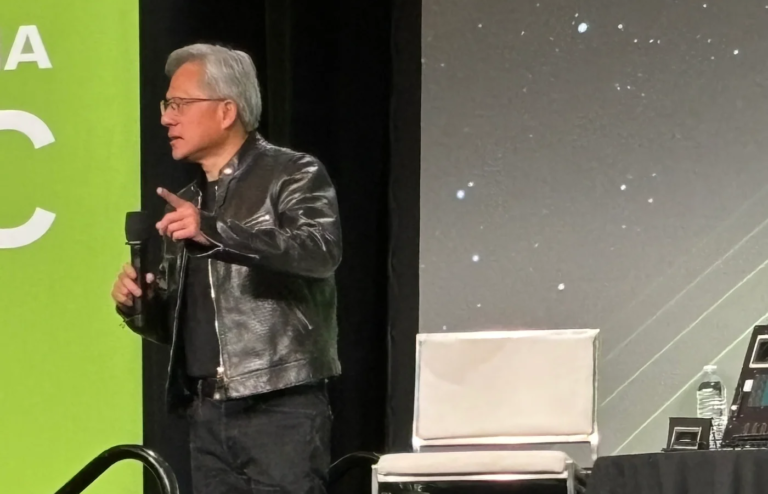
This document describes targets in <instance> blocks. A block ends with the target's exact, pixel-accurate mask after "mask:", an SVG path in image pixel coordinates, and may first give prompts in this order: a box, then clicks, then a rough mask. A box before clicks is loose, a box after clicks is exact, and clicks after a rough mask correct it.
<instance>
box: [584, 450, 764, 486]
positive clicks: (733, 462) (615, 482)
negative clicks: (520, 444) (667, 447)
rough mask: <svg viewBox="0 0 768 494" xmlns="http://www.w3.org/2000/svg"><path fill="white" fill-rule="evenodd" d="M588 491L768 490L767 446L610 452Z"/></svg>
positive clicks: (596, 466)
mask: <svg viewBox="0 0 768 494" xmlns="http://www.w3.org/2000/svg"><path fill="white" fill-rule="evenodd" d="M587 494H768V450H762V449H761V450H723V451H691V452H675V453H650V454H641V455H626V456H605V457H601V458H598V459H597V461H596V462H595V464H594V468H593V469H592V475H591V477H590V479H589V483H588V486H587Z"/></svg>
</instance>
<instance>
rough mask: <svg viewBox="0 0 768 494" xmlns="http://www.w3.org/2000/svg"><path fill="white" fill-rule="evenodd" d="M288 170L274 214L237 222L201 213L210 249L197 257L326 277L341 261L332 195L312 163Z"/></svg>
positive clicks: (297, 162) (301, 160)
mask: <svg viewBox="0 0 768 494" xmlns="http://www.w3.org/2000/svg"><path fill="white" fill-rule="evenodd" d="M288 169H289V170H290V172H289V174H288V175H287V176H286V177H285V178H284V179H283V180H281V182H280V183H279V184H277V193H276V198H275V203H276V207H275V208H274V215H271V214H269V213H266V212H259V213H258V214H256V215H255V216H253V217H251V218H249V219H248V220H247V221H245V222H238V221H233V220H230V219H225V218H219V217H217V216H216V215H215V214H210V213H206V212H203V211H201V212H200V215H201V216H200V218H201V219H200V230H201V232H202V234H203V235H204V236H205V237H206V238H207V239H208V240H209V241H210V242H211V244H212V248H208V249H200V250H204V251H203V252H202V253H200V255H203V256H210V257H212V258H215V259H218V260H221V261H224V262H230V263H234V264H241V265H258V266H263V267H265V268H269V269H272V270H276V271H280V272H284V273H290V274H295V275H299V276H306V277H312V278H327V277H329V276H331V275H332V274H333V272H334V271H335V270H336V267H337V266H338V265H339V263H340V262H341V226H340V224H339V212H338V204H337V200H336V191H335V190H334V188H333V184H332V183H331V180H330V177H329V176H328V174H327V172H326V170H325V168H324V167H323V165H322V164H321V163H320V162H319V161H317V160H316V159H315V158H312V157H310V156H307V155H301V156H300V157H298V158H296V159H294V160H293V161H292V162H291V164H290V165H289V166H288ZM195 250H197V249H195Z"/></svg>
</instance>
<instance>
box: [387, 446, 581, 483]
mask: <svg viewBox="0 0 768 494" xmlns="http://www.w3.org/2000/svg"><path fill="white" fill-rule="evenodd" d="M570 462H571V459H570V458H569V457H568V455H566V454H565V453H563V452H560V451H461V452H445V453H399V454H391V455H384V456H382V457H381V458H380V459H379V462H378V464H377V465H376V470H377V473H378V475H379V476H380V477H386V476H391V477H405V476H448V475H494V474H519V475H533V474H562V473H564V472H565V471H566V468H567V464H568V463H570Z"/></svg>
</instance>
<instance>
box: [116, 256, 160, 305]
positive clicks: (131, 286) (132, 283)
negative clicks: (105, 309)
mask: <svg viewBox="0 0 768 494" xmlns="http://www.w3.org/2000/svg"><path fill="white" fill-rule="evenodd" d="M136 277H137V274H136V270H135V269H133V266H131V265H130V264H126V265H125V266H123V270H122V271H121V272H120V274H119V275H118V276H117V281H115V284H114V286H113V287H112V300H114V301H115V303H116V304H117V305H119V306H120V307H123V308H127V307H133V300H134V297H141V288H139V284H138V282H137V280H136ZM154 281H155V277H154V275H152V274H147V284H149V285H151V284H152V283H154Z"/></svg>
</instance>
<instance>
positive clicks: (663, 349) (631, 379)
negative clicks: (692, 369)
mask: <svg viewBox="0 0 768 494" xmlns="http://www.w3.org/2000/svg"><path fill="white" fill-rule="evenodd" d="M767 265H768V260H766V261H765V262H763V263H762V264H761V265H760V266H758V267H757V269H755V270H754V271H752V272H751V273H749V274H748V275H747V277H746V278H744V279H743V280H741V281H740V282H739V284H738V285H736V286H735V287H733V288H731V289H730V290H728V293H726V294H725V295H723V296H722V297H721V298H720V300H718V301H717V302H715V303H714V304H713V305H712V306H711V307H710V308H709V309H707V310H705V311H704V313H702V314H701V315H700V316H699V317H698V318H696V320H695V321H693V322H692V323H691V324H690V325H689V326H688V327H687V328H685V329H684V330H683V331H682V332H681V333H680V334H678V335H677V336H675V338H674V339H673V340H672V341H670V342H669V343H668V344H667V346H665V347H664V348H662V349H661V351H660V352H659V353H657V354H656V355H654V356H653V357H652V358H651V359H650V360H649V361H648V362H646V364H645V365H643V366H642V367H640V369H639V370H638V371H637V372H635V373H634V374H633V375H632V377H630V378H629V379H627V382H625V383H624V384H622V385H621V386H619V388H618V389H617V390H616V391H614V392H613V394H612V395H611V396H609V397H608V398H606V399H605V401H604V402H602V403H601V404H600V406H601V407H602V406H605V405H606V403H608V402H609V401H611V400H612V399H613V398H614V397H615V396H616V395H617V394H619V392H620V391H621V390H622V389H624V388H626V387H627V385H629V383H631V382H632V381H634V380H635V378H636V377H637V376H639V375H640V374H641V373H642V372H643V371H644V370H645V369H647V368H648V366H650V365H651V364H652V363H653V362H655V361H656V359H658V358H659V357H660V356H661V354H662V353H664V352H666V351H667V350H669V349H670V347H672V345H674V344H675V342H677V340H679V339H680V338H682V337H683V336H684V335H685V334H686V333H687V332H688V331H690V330H691V328H693V327H694V326H696V325H697V324H699V322H701V320H702V319H704V318H705V317H707V316H708V315H709V314H710V313H711V312H712V311H713V310H715V309H716V308H717V306H718V305H720V304H721V303H722V302H723V300H725V299H727V298H728V297H730V295H731V294H732V293H733V292H735V291H736V290H738V289H739V287H741V285H743V284H744V283H746V282H747V281H749V280H750V279H751V278H752V277H753V276H754V275H756V274H757V272H758V271H760V270H761V269H763V268H764V267H765V266H767Z"/></svg>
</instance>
